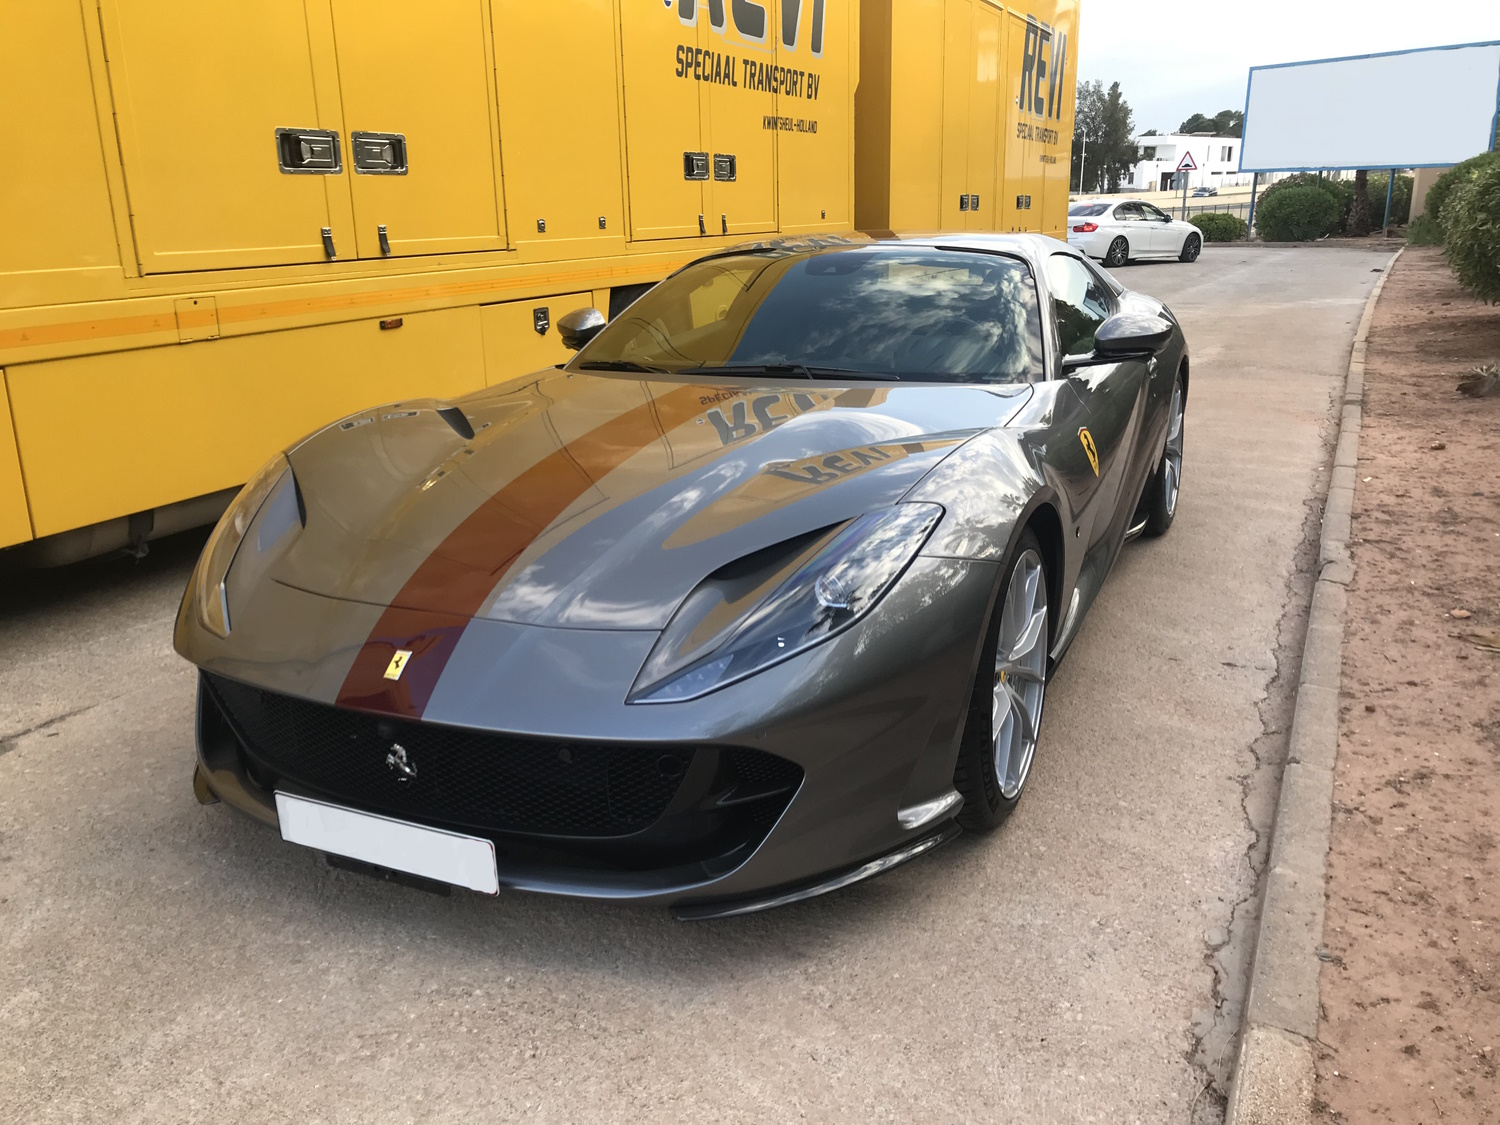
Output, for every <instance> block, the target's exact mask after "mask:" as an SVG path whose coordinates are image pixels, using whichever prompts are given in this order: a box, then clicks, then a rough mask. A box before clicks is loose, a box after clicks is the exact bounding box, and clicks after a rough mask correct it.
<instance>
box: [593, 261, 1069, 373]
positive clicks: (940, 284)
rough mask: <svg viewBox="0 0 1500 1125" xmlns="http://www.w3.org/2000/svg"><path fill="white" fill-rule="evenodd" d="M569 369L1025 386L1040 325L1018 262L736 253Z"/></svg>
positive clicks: (651, 305) (1032, 288)
mask: <svg viewBox="0 0 1500 1125" xmlns="http://www.w3.org/2000/svg"><path fill="white" fill-rule="evenodd" d="M571 366H572V367H573V368H575V369H580V370H601V369H611V368H612V369H616V370H626V371H659V372H679V371H691V372H693V373H695V374H696V373H702V372H703V371H704V369H723V373H724V374H725V375H754V374H764V373H767V372H766V369H767V368H770V369H772V370H771V371H770V372H769V373H770V374H776V375H782V374H787V375H796V376H799V377H808V376H822V375H844V374H847V375H850V376H862V377H865V378H896V379H903V380H940V381H954V382H991V383H1008V382H1023V381H1026V380H1029V379H1031V378H1032V377H1034V376H1036V375H1039V374H1040V372H1041V370H1042V331H1041V317H1040V315H1039V313H1038V309H1037V294H1036V284H1035V282H1034V281H1033V279H1032V276H1031V271H1030V269H1029V268H1028V266H1027V265H1026V263H1025V262H1023V261H1021V260H1020V259H1019V258H1013V257H1009V256H1005V255H1000V254H987V253H979V252H969V251H961V250H942V249H934V248H924V247H912V248H906V247H899V246H897V247H890V246H858V247H849V248H838V249H831V250H823V251H820V252H817V253H814V254H795V255H792V254H786V253H776V252H769V253H768V252H759V253H756V252H747V253H743V254H730V255H725V256H723V257H717V258H712V259H709V260H706V261H703V262H699V263H696V264H695V265H691V266H688V267H687V268H686V269H684V270H682V271H681V272H679V273H677V274H675V275H673V276H672V277H669V278H667V280H665V281H663V282H662V283H661V284H660V285H658V286H656V287H655V288H654V289H652V290H651V291H650V292H648V293H646V294H645V295H644V296H643V297H641V298H640V299H639V300H638V301H636V303H635V304H633V305H631V306H630V308H629V309H627V310H626V311H625V312H624V313H622V314H621V315H620V317H619V318H618V319H617V320H615V321H614V322H612V323H611V324H610V325H609V326H608V327H607V328H605V329H604V331H603V332H601V333H600V334H599V335H598V336H597V337H595V339H594V340H593V341H592V342H590V343H589V345H588V346H587V347H586V348H584V350H583V351H582V352H581V353H579V355H578V357H577V359H575V360H574V361H573V364H572V365H571Z"/></svg>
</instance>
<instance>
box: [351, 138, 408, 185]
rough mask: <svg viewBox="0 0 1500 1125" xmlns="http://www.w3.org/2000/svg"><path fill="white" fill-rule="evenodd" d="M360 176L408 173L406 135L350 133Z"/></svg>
mask: <svg viewBox="0 0 1500 1125" xmlns="http://www.w3.org/2000/svg"><path fill="white" fill-rule="evenodd" d="M349 146H350V148H351V150H352V151H353V153H354V173H355V175H358V176H404V175H406V137H405V136H404V135H403V134H401V133H350V134H349Z"/></svg>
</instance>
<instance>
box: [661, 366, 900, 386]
mask: <svg viewBox="0 0 1500 1125" xmlns="http://www.w3.org/2000/svg"><path fill="white" fill-rule="evenodd" d="M674 374H677V375H708V376H714V375H730V376H736V375H738V376H745V375H795V376H797V377H798V378H800V379H850V380H854V379H862V380H871V379H873V380H876V381H882V382H883V381H884V380H887V379H890V380H892V381H894V382H897V383H899V382H900V381H901V379H900V377H899V376H896V375H889V374H882V373H879V372H870V371H852V370H850V369H849V368H847V367H808V366H807V365H806V364H805V363H747V364H739V365H726V366H724V367H690V368H685V369H683V370H680V371H677V372H674Z"/></svg>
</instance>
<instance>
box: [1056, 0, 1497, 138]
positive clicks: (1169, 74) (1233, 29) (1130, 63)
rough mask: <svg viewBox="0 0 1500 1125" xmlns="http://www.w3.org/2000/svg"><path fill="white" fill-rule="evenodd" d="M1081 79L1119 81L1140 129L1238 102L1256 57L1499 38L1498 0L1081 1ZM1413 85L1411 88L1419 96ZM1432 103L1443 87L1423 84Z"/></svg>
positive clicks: (1266, 59) (1286, 58)
mask: <svg viewBox="0 0 1500 1125" xmlns="http://www.w3.org/2000/svg"><path fill="white" fill-rule="evenodd" d="M1082 9H1083V11H1082V17H1081V21H1080V22H1081V27H1080V32H1079V38H1080V40H1081V43H1080V47H1079V54H1078V77H1079V79H1080V80H1082V81H1089V80H1092V79H1095V78H1098V79H1101V80H1102V81H1103V82H1104V85H1105V88H1106V89H1107V88H1108V87H1109V84H1110V83H1111V82H1119V83H1120V91H1121V93H1123V94H1124V95H1125V100H1126V101H1127V102H1129V103H1130V107H1131V109H1133V110H1134V111H1135V126H1136V131H1137V132H1144V131H1145V130H1147V129H1156V130H1158V131H1159V132H1163V133H1169V132H1171V131H1172V130H1173V129H1176V128H1177V126H1178V125H1179V124H1181V123H1182V121H1183V120H1184V119H1186V118H1187V117H1188V116H1189V115H1191V114H1193V113H1206V114H1208V115H1209V116H1210V117H1212V116H1213V115H1214V114H1215V113H1217V112H1218V111H1219V110H1221V109H1244V108H1245V81H1246V78H1247V77H1248V71H1249V69H1250V67H1252V66H1259V65H1261V64H1263V63H1278V62H1297V61H1299V60H1303V59H1326V58H1333V57H1336V56H1339V55H1363V54H1369V53H1371V52H1375V51H1400V50H1403V49H1405V48H1408V47H1438V46H1443V45H1446V44H1451V43H1474V42H1478V41H1480V40H1491V39H1500V0H1444V2H1443V3H1441V4H1432V5H1430V6H1429V5H1426V4H1415V5H1414V4H1411V3H1404V4H1397V3H1394V2H1393V0H1363V2H1360V0H1253V2H1246V0H1240V2H1238V3H1233V2H1225V0H1082ZM1418 93H1419V92H1418V91H1413V94H1414V95H1416V94H1418ZM1426 95H1427V96H1430V97H1431V98H1432V99H1433V104H1434V106H1435V107H1436V106H1439V105H1441V102H1442V91H1440V90H1432V91H1427V92H1426Z"/></svg>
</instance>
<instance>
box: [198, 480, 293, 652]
mask: <svg viewBox="0 0 1500 1125" xmlns="http://www.w3.org/2000/svg"><path fill="white" fill-rule="evenodd" d="M296 488H297V484H296V481H295V480H294V479H293V477H292V466H291V463H290V462H289V461H288V460H287V459H286V455H285V454H283V453H278V454H277V455H276V456H275V457H274V458H272V459H271V460H270V461H268V462H267V463H266V464H265V466H264V467H263V468H262V469H261V470H260V471H259V472H258V473H256V474H255V475H254V476H253V477H251V478H250V480H249V483H247V484H246V485H245V487H244V488H242V489H240V494H239V495H238V496H236V497H235V498H234V502H233V503H231V504H230V505H229V508H228V509H227V510H226V511H225V512H224V515H223V517H222V518H220V520H219V524H218V526H217V527H215V528H214V530H213V534H212V535H210V536H209V537H208V543H207V544H206V545H205V546H204V548H203V555H202V557H201V558H199V560H198V573H197V576H196V586H195V590H194V601H195V603H196V609H197V613H198V621H199V623H200V624H201V625H202V626H203V627H204V628H205V629H207V630H209V632H211V633H214V634H215V635H217V636H220V637H227V636H229V627H230V621H229V598H228V594H227V592H226V589H225V580H226V579H227V578H228V577H229V568H230V567H231V566H232V565H234V560H235V556H236V555H237V554H238V553H239V550H240V545H241V544H242V543H243V542H244V540H245V533H246V532H247V531H249V530H250V525H251V524H252V523H253V522H254V521H255V517H256V516H257V515H259V514H260V510H261V509H262V508H263V507H265V506H266V502H267V501H268V500H270V499H271V498H272V497H273V496H276V497H278V498H279V499H280V500H281V503H282V506H285V507H287V508H288V509H289V512H290V515H291V518H292V519H295V520H296V521H297V522H298V523H300V522H301V501H300V499H299V498H298V497H297V495H296ZM287 530H289V525H288V520H286V519H282V520H278V521H276V527H275V528H274V529H273V528H264V527H263V528H262V530H261V533H260V538H261V539H266V538H267V532H268V531H274V532H275V533H276V540H279V539H280V538H281V537H282V536H284V534H285V532H286V531H287ZM274 541H275V540H273V542H274ZM269 545H270V544H269V543H266V544H262V547H265V546H269Z"/></svg>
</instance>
